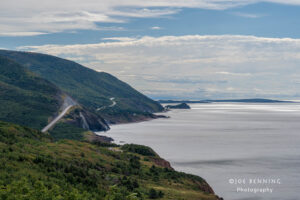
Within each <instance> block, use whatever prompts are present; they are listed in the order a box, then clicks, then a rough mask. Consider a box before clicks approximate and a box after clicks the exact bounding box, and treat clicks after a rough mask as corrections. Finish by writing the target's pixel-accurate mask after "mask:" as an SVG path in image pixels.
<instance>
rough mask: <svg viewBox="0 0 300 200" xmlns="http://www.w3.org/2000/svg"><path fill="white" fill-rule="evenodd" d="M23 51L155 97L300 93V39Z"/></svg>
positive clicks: (123, 42) (203, 38) (169, 40)
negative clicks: (100, 73)
mask: <svg viewBox="0 0 300 200" xmlns="http://www.w3.org/2000/svg"><path fill="white" fill-rule="evenodd" d="M20 49H22V50H31V51H37V52H43V53H48V54H52V55H57V56H62V57H65V58H69V59H72V60H75V61H77V62H79V63H82V64H84V65H86V66H88V67H90V68H93V69H95V70H98V71H106V72H109V73H112V74H114V75H116V76H118V77H119V78H121V79H122V80H124V81H127V82H129V83H130V84H132V85H133V86H134V87H136V88H137V89H139V90H141V91H142V92H144V93H146V94H148V95H150V96H152V97H155V98H179V99H184V98H193V99H215V98H252V97H269V98H296V97H298V96H299V94H300V92H298V91H300V67H299V66H300V39H292V38H263V37H255V36H240V35H184V36H163V37H148V36H145V37H141V38H106V39H105V40H103V42H101V43H96V44H78V45H44V46H29V47H28V46H27V47H20Z"/></svg>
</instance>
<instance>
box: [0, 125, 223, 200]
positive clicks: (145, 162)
mask: <svg viewBox="0 0 300 200" xmlns="http://www.w3.org/2000/svg"><path fill="white" fill-rule="evenodd" d="M161 163H167V162H166V161H164V160H163V159H161V158H160V157H159V156H158V155H157V154H156V153H155V152H153V150H152V149H150V148H148V147H144V146H140V145H127V146H125V147H121V148H119V147H114V148H113V147H102V146H100V145H99V144H97V145H96V144H90V143H87V142H79V141H74V140H73V141H72V140H61V141H58V142H52V139H51V137H50V136H48V135H46V134H42V133H41V132H39V131H35V130H32V129H29V128H26V127H21V126H18V125H14V124H10V123H6V122H1V121H0V199H3V200H4V199H18V200H27V199H39V200H48V199H72V200H96V199H97V200H102V199H105V200H142V199H144V200H147V199H162V200H164V199H189V200H198V199H203V200H217V199H218V197H217V196H216V195H214V193H213V191H212V189H211V188H210V186H209V185H208V184H207V183H206V182H205V180H203V179H202V178H200V177H197V176H193V175H189V174H185V173H181V172H176V171H174V170H173V169H171V168H170V167H169V166H168V165H167V164H165V166H163V165H162V164H161Z"/></svg>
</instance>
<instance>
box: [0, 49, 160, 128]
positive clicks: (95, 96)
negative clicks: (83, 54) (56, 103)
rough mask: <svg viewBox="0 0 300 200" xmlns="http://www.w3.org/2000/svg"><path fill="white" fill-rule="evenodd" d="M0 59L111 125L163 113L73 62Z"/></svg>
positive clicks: (33, 56) (15, 55) (21, 56)
mask: <svg viewBox="0 0 300 200" xmlns="http://www.w3.org/2000/svg"><path fill="white" fill-rule="evenodd" d="M0 55H3V56H6V57H9V58H10V59H13V60H15V61H16V62H18V63H22V65H24V66H25V67H27V68H28V69H29V70H31V71H33V72H35V73H37V74H38V75H40V76H41V77H43V78H45V79H47V80H49V81H51V82H52V83H54V84H55V85H57V86H58V87H59V88H60V89H61V90H63V91H64V92H66V93H67V94H69V95H71V96H72V98H74V99H76V100H77V101H78V102H79V103H80V104H81V105H83V106H85V107H86V108H88V109H89V110H90V111H91V112H94V113H96V114H98V115H100V114H101V116H103V117H104V118H105V119H106V120H108V121H111V122H112V123H114V122H129V121H135V120H139V119H143V117H151V115H149V113H153V112H159V111H162V110H163V107H162V106H161V105H160V104H159V103H157V102H155V101H153V100H151V99H149V98H148V97H146V96H144V95H143V94H141V93H139V92H138V91H136V90H135V89H133V88H132V87H130V86H129V85H128V84H126V83H124V82H122V81H120V80H119V79H117V78H115V77H114V76H112V75H110V74H108V73H104V72H96V71H94V70H91V69H88V68H85V67H83V66H82V65H79V64H77V63H75V62H72V61H68V60H65V59H61V58H57V57H54V56H49V55H44V54H37V53H25V52H14V51H4V50H2V51H0ZM110 98H115V99H114V101H115V102H116V105H115V106H114V107H109V106H110V105H112V104H113V102H112V100H110ZM98 108H103V109H101V110H100V111H101V112H100V111H96V110H97V109H98Z"/></svg>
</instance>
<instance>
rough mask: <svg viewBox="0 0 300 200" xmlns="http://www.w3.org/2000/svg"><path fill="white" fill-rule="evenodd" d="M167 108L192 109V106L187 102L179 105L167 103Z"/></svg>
mask: <svg viewBox="0 0 300 200" xmlns="http://www.w3.org/2000/svg"><path fill="white" fill-rule="evenodd" d="M165 108H166V109H191V107H190V106H189V105H188V104H187V103H180V104H177V105H167V106H165Z"/></svg>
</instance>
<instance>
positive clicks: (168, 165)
mask: <svg viewBox="0 0 300 200" xmlns="http://www.w3.org/2000/svg"><path fill="white" fill-rule="evenodd" d="M168 111H170V109H168V110H165V111H164V112H163V113H166V112H168ZM168 118H170V116H166V115H163V114H153V115H152V116H151V117H146V118H144V119H143V120H136V121H133V122H127V123H116V124H110V126H118V125H123V124H135V123H142V122H147V121H151V120H155V119H168ZM109 131H110V129H109V130H107V131H104V132H105V133H108V132H109ZM101 133H103V131H102V132H94V134H95V135H96V136H97V138H98V137H99V138H98V139H100V140H99V141H101V142H108V143H109V144H116V143H114V141H115V140H114V139H113V138H112V137H109V136H107V135H102V134H101ZM123 144H126V143H123ZM123 144H121V145H123ZM116 145H118V144H116ZM137 145H140V144H137ZM149 147H150V148H152V147H151V146H149ZM157 155H158V154H157ZM158 156H159V155H158ZM159 158H160V159H158V160H153V162H154V163H155V164H157V165H159V166H161V167H165V168H169V169H172V170H174V171H177V170H175V169H174V168H173V167H172V165H171V163H170V162H169V161H167V160H165V159H164V158H161V157H160V156H159ZM184 173H188V172H184ZM191 175H193V176H197V177H200V176H198V175H194V174H191ZM200 178H201V179H203V181H204V183H205V184H204V185H201V186H199V189H200V190H202V191H204V192H205V193H208V194H213V195H215V196H216V199H217V200H224V199H223V198H222V197H219V196H218V195H217V194H215V192H214V190H213V188H212V187H211V186H210V184H209V183H208V182H207V181H206V180H205V179H204V178H202V177H200Z"/></svg>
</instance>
